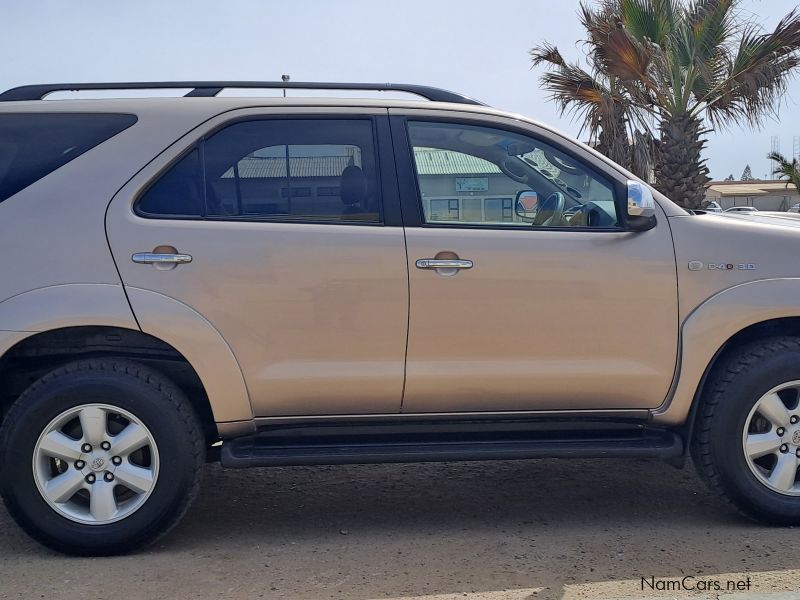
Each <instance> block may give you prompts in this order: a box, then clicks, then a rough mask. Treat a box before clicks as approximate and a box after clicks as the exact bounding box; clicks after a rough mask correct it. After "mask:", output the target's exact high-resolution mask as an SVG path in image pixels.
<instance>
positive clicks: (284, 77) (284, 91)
mask: <svg viewBox="0 0 800 600" xmlns="http://www.w3.org/2000/svg"><path fill="white" fill-rule="evenodd" d="M289 79H291V76H290V75H281V81H282V82H283V83H288V82H289ZM283 97H284V98H286V88H283Z"/></svg>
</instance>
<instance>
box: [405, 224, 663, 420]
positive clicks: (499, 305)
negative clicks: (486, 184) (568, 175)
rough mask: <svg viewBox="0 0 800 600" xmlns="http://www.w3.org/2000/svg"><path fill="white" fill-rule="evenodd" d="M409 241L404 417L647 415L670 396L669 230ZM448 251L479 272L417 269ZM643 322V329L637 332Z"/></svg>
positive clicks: (417, 235)
mask: <svg viewBox="0 0 800 600" xmlns="http://www.w3.org/2000/svg"><path fill="white" fill-rule="evenodd" d="M665 220H666V219H664V221H665ZM407 244H408V253H409V256H408V262H409V267H410V269H411V271H410V283H411V310H410V329H409V346H408V364H407V368H406V392H405V397H404V401H403V410H404V411H411V412H421V411H454V410H469V411H477V410H523V409H527V410H550V409H559V408H560V409H614V408H643V407H653V406H657V405H658V404H660V403H661V401H662V400H663V398H664V396H665V395H666V393H667V390H668V388H669V385H670V382H671V381H672V375H673V372H674V369H675V354H676V349H677V323H678V320H677V319H678V315H677V290H676V285H675V263H674V257H673V254H672V244H671V239H670V236H669V229H668V227H667V226H666V224H664V226H662V227H660V228H656V229H654V230H652V231H649V232H646V233H638V234H637V233H601V232H588V231H576V232H567V231H555V230H554V231H528V230H525V231H503V230H480V229H434V228H430V229H429V228H409V229H407ZM441 251H450V252H454V253H455V254H457V255H458V256H459V257H460V258H466V259H469V260H472V261H473V262H474V263H475V266H474V267H473V268H472V269H470V270H465V271H461V272H459V273H458V274H456V275H453V276H443V275H439V274H438V273H437V272H436V271H428V270H419V269H416V268H414V262H415V261H416V259H418V258H426V257H433V256H435V255H436V254H437V253H439V252H441ZM644 307H646V309H645V308H644ZM643 314H646V315H647V327H639V326H632V324H633V323H635V320H636V317H637V316H638V315H643Z"/></svg>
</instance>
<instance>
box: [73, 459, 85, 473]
mask: <svg viewBox="0 0 800 600" xmlns="http://www.w3.org/2000/svg"><path fill="white" fill-rule="evenodd" d="M85 466H86V463H85V462H83V461H82V460H76V461H75V468H76V469H78V471H80V470H81V469H82V468H83V467H85Z"/></svg>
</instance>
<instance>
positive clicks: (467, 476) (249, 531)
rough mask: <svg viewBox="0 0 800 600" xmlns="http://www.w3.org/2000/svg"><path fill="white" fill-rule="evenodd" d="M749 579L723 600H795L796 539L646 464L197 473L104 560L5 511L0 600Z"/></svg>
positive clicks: (500, 593)
mask: <svg viewBox="0 0 800 600" xmlns="http://www.w3.org/2000/svg"><path fill="white" fill-rule="evenodd" d="M685 576H690V577H689V579H687V580H685V581H681V579H682V578H683V577H685ZM643 577H644V578H647V579H648V580H649V578H650V577H655V578H656V579H655V580H653V582H654V586H656V587H655V588H654V589H651V588H650V587H648V586H647V585H645V586H644V589H642V581H641V579H642V578H643ZM747 577H750V590H749V593H746V594H745V593H744V592H743V591H739V592H737V593H738V594H739V595H733V596H730V598H745V597H746V598H770V599H776V600H777V599H779V598H780V599H782V600H783V599H788V598H800V530H798V529H791V528H771V527H765V526H761V525H756V524H753V523H750V522H748V521H747V520H745V519H743V518H741V517H739V516H738V515H737V514H734V513H732V512H730V511H728V510H727V509H724V508H721V507H720V506H718V504H717V502H716V499H715V498H714V497H713V496H712V495H711V494H710V493H709V492H708V491H706V489H705V488H704V487H703V485H702V483H701V482H700V481H699V480H698V479H697V477H696V476H695V474H694V471H693V469H691V468H688V469H685V470H683V471H679V470H676V469H674V468H672V467H670V466H668V465H665V464H661V463H657V462H645V461H625V462H622V461H586V460H581V461H558V460H546V461H521V462H495V463H454V464H428V465H379V466H347V467H317V468H305V467H303V468H300V467H298V468H281V469H277V468H276V469H254V470H245V471H223V470H222V469H220V468H219V467H218V466H216V465H209V466H208V467H207V470H206V473H205V480H204V489H203V491H202V492H201V496H200V498H199V500H198V502H197V503H196V504H195V505H194V507H193V508H192V510H191V511H190V512H189V514H188V515H187V517H186V518H185V520H184V521H183V522H182V524H181V525H179V526H178V528H177V529H176V530H175V531H173V532H172V533H171V534H170V535H169V536H168V537H166V538H164V539H163V540H161V541H160V542H159V543H157V544H156V545H155V546H153V547H151V548H148V549H147V550H145V551H143V552H140V553H138V554H136V555H133V556H128V557H116V558H105V559H99V558H95V559H77V558H70V557H64V556H60V555H57V554H54V553H52V552H50V551H48V550H46V549H44V548H42V547H40V546H39V545H37V544H36V543H34V542H32V541H30V540H29V539H28V538H27V537H26V536H25V534H23V533H22V532H21V531H20V530H19V529H18V528H17V526H16V525H15V524H14V523H13V522H12V521H11V519H10V518H9V516H8V514H7V513H6V511H5V509H3V508H0V598H25V599H29V598H65V599H66V598H69V599H78V598H87V599H96V598H109V599H111V598H113V599H114V600H127V599H138V598H147V599H150V598H152V599H159V600H161V599H173V598H175V599H182V598H214V599H220V598H241V599H248V598H298V599H303V600H307V599H316V598H354V599H365V600H366V599H372V598H391V599H395V600H397V599H401V598H402V599H404V600H405V599H408V598H420V597H421V598H425V599H426V600H451V599H453V600H454V599H456V598H467V599H472V600H474V599H482V600H497V599H501V598H502V599H505V598H509V599H513V600H517V599H520V600H521V599H523V598H525V599H527V598H531V599H540V598H545V599H556V598H558V599H562V598H564V599H571V598H621V597H625V598H663V599H666V598H675V597H692V598H716V597H717V596H718V595H720V594H721V595H722V597H728V596H726V595H725V594H726V591H725V590H726V588H724V587H723V589H722V592H718V591H715V590H711V591H697V587H698V585H700V584H698V582H699V581H700V580H703V581H708V580H715V581H718V582H719V583H720V585H722V586H726V585H728V584H727V582H728V581H733V585H736V584H737V583H738V584H739V585H740V586H743V585H746V578H747ZM676 582H680V584H684V583H685V584H686V585H687V586H688V587H693V588H695V589H694V590H693V591H692V590H689V591H686V590H680V589H679V588H677V587H676V586H677V585H678V583H676ZM740 590H741V588H740ZM792 591H794V593H792ZM741 594H744V595H741Z"/></svg>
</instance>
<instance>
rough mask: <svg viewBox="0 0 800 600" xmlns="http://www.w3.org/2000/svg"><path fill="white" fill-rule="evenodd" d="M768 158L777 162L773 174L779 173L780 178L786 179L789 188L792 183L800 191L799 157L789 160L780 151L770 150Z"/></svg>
mask: <svg viewBox="0 0 800 600" xmlns="http://www.w3.org/2000/svg"><path fill="white" fill-rule="evenodd" d="M767 158H768V159H770V160H771V161H774V162H775V168H774V169H773V170H772V174H773V175H777V176H778V179H785V180H786V187H787V188H788V187H789V184H791V185H793V186H794V187H795V189H796V190H797V191H798V192H800V163H798V161H797V159H796V158H794V159H792V160H789V159H788V158H786V157H785V156H784V155H783V154H781V153H780V152H770V153H769V154H768V155H767Z"/></svg>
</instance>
